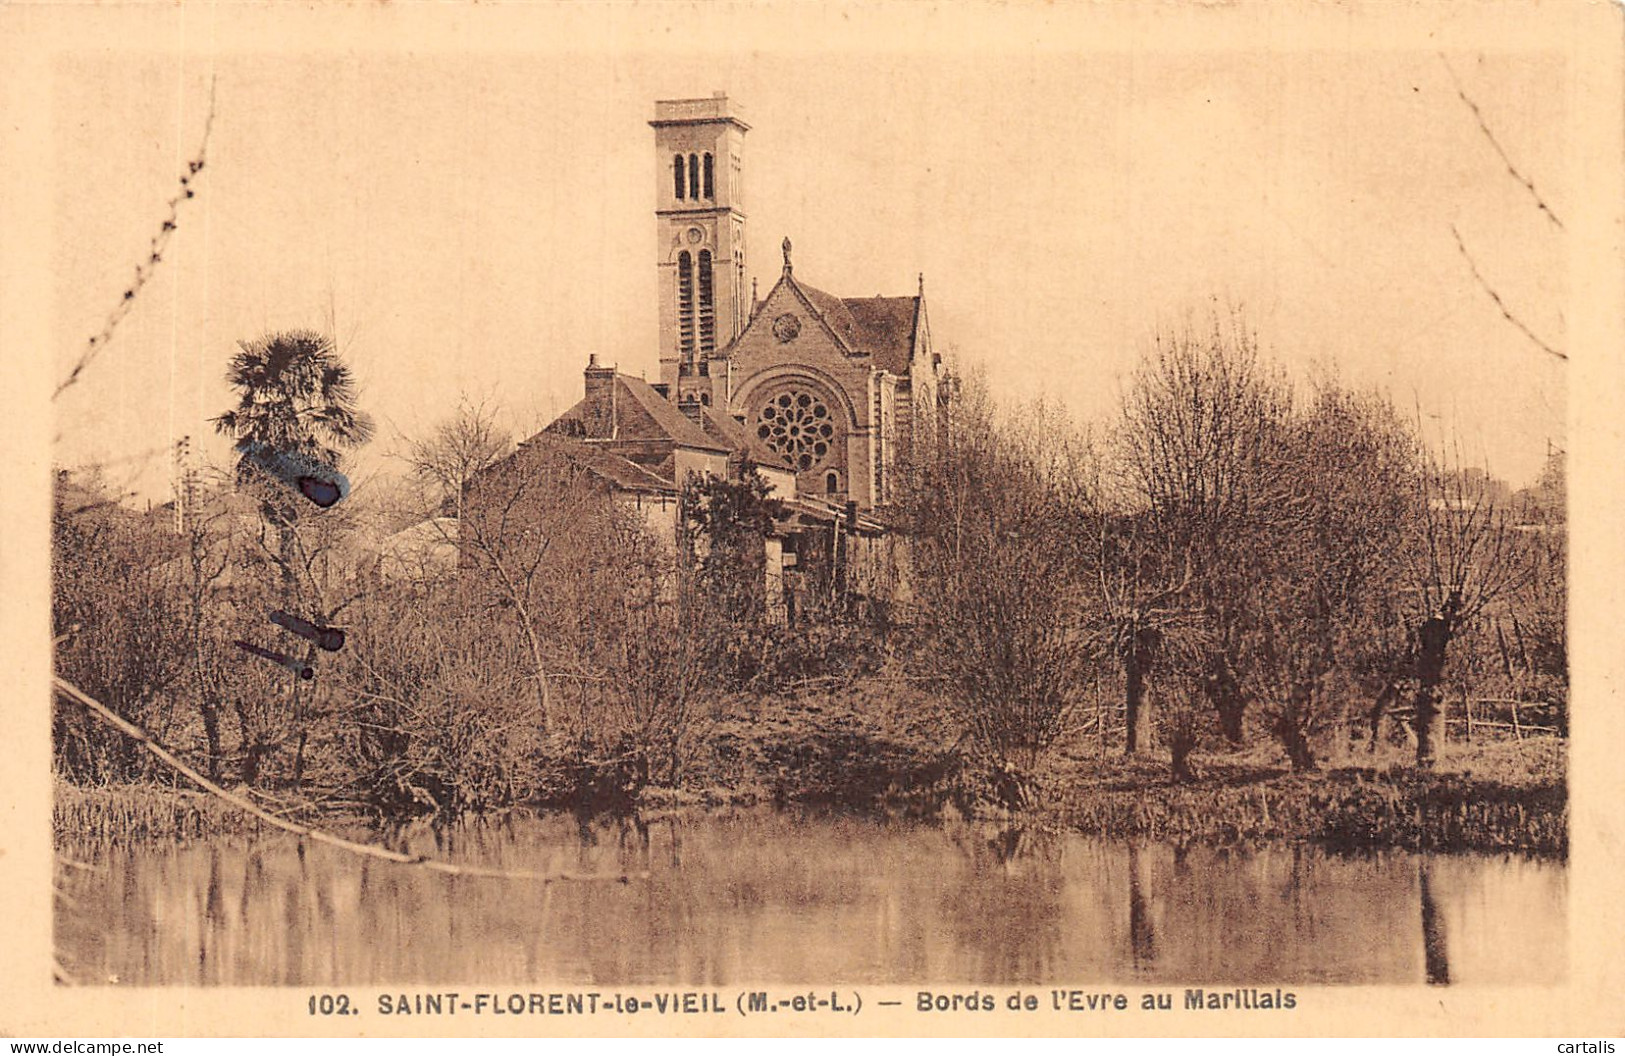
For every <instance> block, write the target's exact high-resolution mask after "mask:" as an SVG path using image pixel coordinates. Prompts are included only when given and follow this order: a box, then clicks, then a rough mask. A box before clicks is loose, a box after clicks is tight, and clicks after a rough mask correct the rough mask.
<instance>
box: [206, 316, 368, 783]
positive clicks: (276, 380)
mask: <svg viewBox="0 0 1625 1056" xmlns="http://www.w3.org/2000/svg"><path fill="white" fill-rule="evenodd" d="M226 380H227V381H229V382H230V383H231V386H232V388H234V389H236V390H237V406H236V407H234V408H232V409H231V410H228V411H226V412H225V413H224V414H222V415H220V416H219V417H218V418H216V419H214V425H215V429H216V431H217V432H219V433H221V434H222V435H225V436H229V437H232V438H233V439H235V440H236V441H238V445H239V448H240V449H243V448H247V447H248V444H254V445H259V446H260V447H261V448H262V449H269V450H270V451H272V452H276V453H279V454H283V455H289V456H297V457H300V458H303V459H306V460H310V461H314V462H321V463H325V464H326V465H329V466H333V467H335V468H337V466H338V464H339V460H340V458H341V452H342V451H343V450H345V449H349V448H354V447H358V446H360V445H361V444H364V443H366V442H367V441H368V440H369V439H371V437H372V433H373V423H372V419H371V417H369V416H368V415H366V414H364V413H363V412H362V411H360V410H359V409H358V408H357V407H356V400H357V395H358V394H357V391H356V384H355V378H354V376H353V375H351V373H350V368H349V367H348V366H346V365H345V363H344V362H343V360H341V359H340V358H339V353H338V349H337V348H335V347H334V345H333V341H332V339H331V338H329V337H327V336H326V335H325V334H319V333H317V332H315V331H313V330H284V331H281V332H273V333H268V334H266V335H264V336H263V337H259V338H256V339H255V340H253V341H239V342H238V343H237V353H236V355H234V356H232V357H231V364H230V367H229V368H228V370H227V372H226ZM245 441H246V442H247V443H244V442H245ZM261 457H263V454H261ZM253 461H254V460H253V459H251V458H250V457H249V454H248V453H247V452H246V451H245V452H244V453H243V455H242V457H241V458H240V459H239V460H238V463H237V476H238V480H239V481H241V482H243V483H248V482H249V480H250V479H251V478H252V477H253V476H254V475H255V470H253V469H252V468H251V466H252V463H253ZM306 495H307V497H310V498H311V501H312V502H316V503H317V504H318V505H322V506H326V505H329V504H330V503H323V502H320V501H319V500H317V499H316V498H315V497H314V496H310V493H309V492H306ZM263 496H264V497H263V498H262V499H261V502H260V515H261V516H262V517H263V518H264V519H265V524H266V526H267V527H269V528H270V529H272V530H273V531H274V532H275V533H276V538H277V544H278V545H277V552H276V553H275V554H273V555H272V557H273V559H274V560H275V562H276V564H277V566H278V568H279V570H280V572H281V579H282V597H283V604H284V605H286V606H288V607H290V608H291V607H294V606H299V607H301V608H304V609H306V610H307V611H308V612H309V613H310V615H312V617H313V618H314V621H315V622H317V623H323V624H325V623H327V622H328V620H329V618H330V615H331V614H330V613H328V612H326V611H322V610H323V609H325V605H323V604H322V602H321V599H320V590H319V588H316V587H315V584H314V583H312V584H309V586H311V587H312V589H313V595H312V596H307V597H306V598H305V599H304V604H303V605H300V601H299V599H300V593H301V590H300V588H301V585H302V584H301V582H300V580H299V576H298V575H297V574H296V572H295V569H296V568H297V567H298V564H297V555H298V554H299V553H300V552H301V548H300V546H299V544H298V542H297V535H298V531H299V525H300V520H301V515H302V514H301V511H302V510H303V508H304V503H303V502H297V501H293V500H292V499H291V498H289V497H287V496H284V495H281V494H278V489H277V488H275V487H272V488H271V489H270V490H267V491H265V492H263ZM305 515H308V511H306V514H305ZM305 564H306V569H307V573H308V560H307V561H306V563H305ZM315 648H316V647H315V646H314V645H312V646H311V647H310V654H309V657H313V656H314V652H315ZM309 657H307V662H308V659H309ZM288 693H289V697H290V705H291V709H292V712H293V714H294V716H295V720H296V721H297V722H298V723H299V727H300V729H299V747H298V750H297V753H296V755H295V761H294V781H295V783H296V784H297V783H298V782H299V781H300V780H301V779H302V777H303V771H304V755H305V743H306V737H307V735H308V733H309V728H308V726H307V725H306V724H305V718H306V715H305V711H304V707H303V704H302V702H301V698H300V687H299V684H298V682H297V680H296V681H295V682H294V683H293V684H292V685H291V686H289V688H288ZM261 754H262V751H261V750H260V747H257V748H256V750H254V751H250V752H249V753H248V754H247V755H246V756H245V759H244V764H243V766H244V771H243V776H244V780H245V781H247V782H248V783H249V784H252V783H254V781H255V779H256V776H257V774H258V769H259V758H260V756H261Z"/></svg>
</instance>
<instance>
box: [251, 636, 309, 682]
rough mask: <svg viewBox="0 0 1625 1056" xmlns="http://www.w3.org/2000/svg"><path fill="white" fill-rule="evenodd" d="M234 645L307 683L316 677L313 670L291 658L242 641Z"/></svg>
mask: <svg viewBox="0 0 1625 1056" xmlns="http://www.w3.org/2000/svg"><path fill="white" fill-rule="evenodd" d="M235 644H236V646H237V648H239V649H244V650H247V651H248V652H250V653H253V654H254V655H255V656H263V657H265V659H267V660H269V661H271V662H272V663H273V664H279V665H281V666H282V667H285V668H287V669H288V670H289V671H292V672H293V673H294V674H296V675H298V676H299V677H300V678H302V679H304V680H305V681H307V682H308V681H310V680H311V679H313V678H315V677H316V669H315V668H313V667H311V666H309V665H308V664H305V663H302V662H300V661H298V660H295V659H293V658H291V657H287V656H283V655H282V654H281V653H278V652H274V651H272V650H270V649H261V648H260V647H259V646H257V645H253V644H250V643H249V642H245V641H242V640H241V639H238V641H237V642H236V643H235Z"/></svg>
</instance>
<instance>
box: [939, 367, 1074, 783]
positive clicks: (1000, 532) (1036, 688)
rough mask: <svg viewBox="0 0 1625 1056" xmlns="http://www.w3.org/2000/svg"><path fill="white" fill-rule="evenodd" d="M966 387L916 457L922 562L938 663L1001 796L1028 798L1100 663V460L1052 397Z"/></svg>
mask: <svg viewBox="0 0 1625 1056" xmlns="http://www.w3.org/2000/svg"><path fill="white" fill-rule="evenodd" d="M959 392H960V396H959V399H958V402H957V404H956V406H955V408H954V414H953V417H952V421H951V424H950V425H948V426H947V427H946V428H945V429H944V430H943V433H942V435H941V436H940V437H939V438H938V441H937V442H936V443H935V444H933V445H927V446H925V447H924V448H923V449H922V450H921V451H920V452H918V453H917V455H916V463H917V465H916V470H917V475H916V480H915V481H914V484H913V488H912V491H913V497H912V500H911V516H912V531H913V533H914V536H913V538H914V543H915V549H914V559H913V564H914V569H915V573H916V578H917V580H918V584H919V594H920V596H921V601H922V608H923V610H924V617H925V620H926V622H927V623H928V624H929V625H930V626H931V628H932V635H931V638H930V647H929V648H928V650H927V656H928V662H929V663H930V664H931V666H932V668H933V672H932V673H933V674H938V675H941V676H942V677H943V678H944V679H945V681H946V683H947V685H948V686H949V687H950V689H949V693H948V698H949V701H948V704H949V710H950V711H951V713H952V715H953V717H954V719H955V721H956V723H957V724H958V726H959V727H960V729H961V730H962V731H963V738H964V742H965V743H967V744H968V745H969V746H970V748H971V752H972V754H973V756H974V757H976V758H977V759H978V760H979V762H980V763H981V764H982V765H983V766H984V768H985V770H986V772H987V773H988V774H989V775H990V780H991V782H992V786H993V791H994V795H995V798H996V799H997V800H998V801H999V802H1000V803H1001V804H1003V805H1004V806H1007V807H1021V806H1025V805H1029V804H1031V803H1032V802H1033V800H1034V798H1035V793H1036V790H1037V782H1038V779H1039V776H1040V771H1041V767H1042V764H1043V761H1044V758H1045V754H1046V753H1047V751H1048V749H1049V748H1050V747H1051V746H1052V745H1053V744H1054V743H1055V741H1056V740H1057V738H1059V737H1060V736H1061V734H1062V733H1063V732H1065V730H1066V729H1067V727H1068V723H1069V719H1070V716H1071V713H1072V710H1073V708H1074V706H1075V704H1076V698H1077V693H1078V687H1079V686H1082V685H1085V684H1087V683H1088V677H1087V676H1088V674H1089V672H1091V671H1092V665H1093V651H1094V649H1093V642H1092V640H1091V638H1090V635H1089V634H1088V631H1087V628H1086V626H1085V625H1084V619H1085V614H1086V613H1087V611H1088V608H1089V606H1088V594H1089V589H1090V588H1089V585H1088V581H1087V569H1086V565H1085V564H1084V563H1083V562H1080V560H1079V551H1078V548H1077V546H1076V540H1078V539H1079V538H1087V537H1088V532H1089V531H1090V529H1091V525H1092V523H1093V522H1092V520H1091V518H1092V516H1093V510H1092V509H1090V508H1089V507H1088V506H1086V505H1084V504H1083V500H1084V498H1085V497H1086V496H1087V494H1088V491H1089V488H1088V486H1087V482H1088V481H1090V480H1091V479H1092V478H1093V475H1094V470H1093V466H1092V464H1091V458H1090V453H1089V449H1088V445H1087V444H1086V443H1085V442H1083V441H1082V440H1081V439H1080V438H1077V437H1076V435H1075V434H1072V433H1071V429H1070V426H1069V425H1068V424H1067V423H1066V422H1065V421H1064V419H1063V418H1062V416H1060V415H1059V413H1058V412H1056V411H1055V410H1054V409H1053V408H1043V407H1037V408H1026V409H1023V410H1022V411H1020V412H1018V414H1017V415H1014V416H1012V417H1011V418H1009V419H1004V420H1001V419H1000V418H998V417H997V416H996V415H995V413H994V411H993V408H992V407H991V405H990V404H989V403H988V401H987V400H986V398H985V396H984V395H981V393H980V391H979V389H978V387H976V386H972V385H962V386H960V389H959ZM1069 437H1070V439H1069Z"/></svg>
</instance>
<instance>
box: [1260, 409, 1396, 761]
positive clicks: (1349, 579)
mask: <svg viewBox="0 0 1625 1056" xmlns="http://www.w3.org/2000/svg"><path fill="white" fill-rule="evenodd" d="M1268 457H1269V459H1270V462H1269V464H1268V467H1267V473H1266V474H1265V476H1266V477H1267V478H1268V479H1271V480H1273V481H1275V482H1276V485H1275V486H1274V488H1273V493H1272V494H1271V495H1270V496H1269V503H1270V504H1269V506H1268V507H1267V508H1266V509H1264V510H1262V511H1261V512H1262V513H1264V514H1265V515H1264V516H1261V517H1259V518H1257V528H1258V531H1259V533H1260V534H1258V535H1257V536H1255V537H1254V539H1253V542H1254V543H1255V544H1256V545H1258V546H1259V547H1260V549H1261V550H1262V551H1263V552H1264V554H1265V556H1264V558H1263V560H1262V561H1261V562H1260V564H1259V565H1258V566H1257V568H1258V571H1259V573H1260V574H1259V575H1257V576H1256V577H1255V579H1254V580H1253V582H1252V584H1251V585H1250V587H1249V588H1248V593H1247V596H1246V603H1245V605H1244V611H1243V616H1242V620H1241V627H1242V634H1241V638H1242V643H1243V654H1244V657H1245V668H1244V670H1245V672H1246V677H1245V682H1246V685H1247V687H1248V690H1249V692H1250V693H1251V694H1252V695H1253V696H1255V697H1257V698H1258V699H1260V700H1263V701H1264V702H1266V704H1267V706H1268V709H1269V712H1270V719H1271V728H1272V731H1273V732H1274V734H1275V735H1276V737H1277V738H1278V739H1279V740H1280V742H1281V746H1282V748H1283V749H1284V750H1285V752H1286V754H1287V758H1288V760H1289V761H1290V762H1291V764H1292V766H1293V768H1294V769H1296V770H1310V769H1314V767H1315V765H1316V759H1315V752H1314V748H1313V746H1312V738H1313V736H1314V735H1315V734H1316V733H1318V732H1319V731H1320V730H1321V729H1322V728H1324V727H1325V726H1326V725H1327V724H1328V723H1329V722H1330V720H1331V718H1332V717H1333V715H1332V712H1333V710H1334V709H1333V698H1334V697H1336V696H1337V695H1338V691H1339V690H1347V689H1348V688H1349V687H1348V686H1347V685H1336V684H1334V676H1336V675H1337V674H1338V673H1339V672H1343V673H1347V672H1349V671H1352V670H1354V669H1357V668H1359V667H1360V666H1361V661H1362V658H1363V657H1364V655H1365V654H1366V653H1367V652H1369V651H1370V650H1371V649H1372V647H1373V646H1374V645H1377V644H1380V643H1381V642H1382V641H1383V640H1384V638H1385V635H1384V633H1383V632H1384V630H1385V628H1384V627H1383V626H1379V624H1381V623H1383V622H1385V620H1386V618H1387V614H1388V613H1390V612H1392V611H1393V605H1392V604H1391V602H1392V598H1391V597H1390V595H1391V594H1392V593H1393V591H1394V590H1395V588H1396V587H1397V585H1398V579H1399V576H1398V569H1397V568H1396V564H1397V558H1396V555H1397V554H1398V552H1399V550H1400V548H1401V544H1402V540H1403V532H1404V526H1405V523H1406V520H1407V518H1408V516H1409V514H1410V506H1411V488H1412V485H1413V481H1414V479H1415V473H1416V455H1415V444H1414V442H1413V440H1412V438H1411V436H1410V434H1409V432H1408V430H1407V429H1406V428H1405V427H1404V425H1403V423H1402V422H1401V420H1400V419H1399V417H1398V416H1397V415H1396V414H1395V413H1394V411H1393V409H1392V407H1391V406H1390V405H1389V404H1388V403H1387V401H1386V400H1383V399H1381V398H1379V397H1377V396H1374V395H1367V394H1360V393H1354V392H1350V391H1348V390H1346V389H1343V388H1341V387H1339V386H1337V385H1336V384H1335V383H1329V382H1328V383H1322V384H1321V385H1320V386H1319V388H1318V391H1317V392H1316V393H1315V395H1314V398H1313V399H1312V401H1311V402H1310V405H1309V406H1308V407H1307V408H1306V409H1305V411H1303V412H1302V413H1299V414H1297V415H1295V416H1294V418H1293V419H1292V421H1291V423H1290V425H1289V427H1288V428H1287V429H1286V430H1285V431H1284V434H1283V436H1282V442H1281V443H1280V444H1279V446H1278V447H1277V448H1276V449H1275V450H1274V451H1272V452H1271V453H1270V455H1269V456H1268Z"/></svg>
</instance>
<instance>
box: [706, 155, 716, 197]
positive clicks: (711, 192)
mask: <svg viewBox="0 0 1625 1056" xmlns="http://www.w3.org/2000/svg"><path fill="white" fill-rule="evenodd" d="M705 196H706V197H707V198H715V197H716V196H717V195H716V190H715V188H714V187H713V185H712V183H711V155H710V154H707V155H706V156H705Z"/></svg>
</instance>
